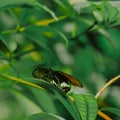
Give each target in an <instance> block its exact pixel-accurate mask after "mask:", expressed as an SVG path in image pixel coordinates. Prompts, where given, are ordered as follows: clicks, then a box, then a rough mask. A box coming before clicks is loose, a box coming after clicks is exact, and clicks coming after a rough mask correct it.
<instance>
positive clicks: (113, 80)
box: [95, 75, 120, 120]
mask: <svg viewBox="0 0 120 120" xmlns="http://www.w3.org/2000/svg"><path fill="white" fill-rule="evenodd" d="M117 80H120V75H118V76H116V77H114V78H112V79H111V80H109V81H108V82H107V83H106V84H105V86H103V88H101V89H100V90H99V92H98V93H97V94H96V96H95V98H96V99H97V98H98V97H99V96H100V95H101V94H102V93H103V92H104V91H105V90H106V89H107V88H108V87H109V86H110V85H111V84H112V83H114V82H116V81H117ZM98 115H99V116H101V117H102V118H104V119H105V120H112V119H111V118H110V117H109V116H107V115H106V114H105V113H103V112H102V111H100V110H98Z"/></svg>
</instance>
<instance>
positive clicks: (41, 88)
mask: <svg viewBox="0 0 120 120" xmlns="http://www.w3.org/2000/svg"><path fill="white" fill-rule="evenodd" d="M0 77H2V78H5V79H9V80H11V81H15V82H17V83H22V84H25V85H28V86H32V87H34V88H38V89H40V90H45V89H44V88H43V87H41V86H39V85H36V84H33V83H31V82H28V81H25V80H22V79H20V78H16V77H13V76H10V75H6V74H4V75H0Z"/></svg>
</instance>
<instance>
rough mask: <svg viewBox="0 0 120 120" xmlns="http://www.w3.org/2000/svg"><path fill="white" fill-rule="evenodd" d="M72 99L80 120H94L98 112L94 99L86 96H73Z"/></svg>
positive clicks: (91, 96)
mask: <svg viewBox="0 0 120 120" xmlns="http://www.w3.org/2000/svg"><path fill="white" fill-rule="evenodd" d="M73 97H74V99H75V104H76V105H77V108H78V110H79V112H80V115H81V117H82V120H86V119H87V120H95V118H96V116H97V110H98V107H97V101H96V99H95V97H94V96H93V95H87V94H78V95H77V94H73Z"/></svg>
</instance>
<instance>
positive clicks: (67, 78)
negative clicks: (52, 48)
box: [54, 71, 82, 87]
mask: <svg viewBox="0 0 120 120" xmlns="http://www.w3.org/2000/svg"><path fill="white" fill-rule="evenodd" d="M54 74H55V76H56V77H57V78H58V79H59V81H60V82H61V83H62V82H66V83H68V82H70V83H71V84H72V85H75V86H78V87H82V84H81V83H80V82H79V81H78V80H77V79H76V78H74V77H73V76H71V75H69V74H67V73H64V72H60V71H54Z"/></svg>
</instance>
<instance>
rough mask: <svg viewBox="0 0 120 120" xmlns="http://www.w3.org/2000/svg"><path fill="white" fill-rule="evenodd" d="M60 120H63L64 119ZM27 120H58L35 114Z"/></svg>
mask: <svg viewBox="0 0 120 120" xmlns="http://www.w3.org/2000/svg"><path fill="white" fill-rule="evenodd" d="M61 119H62V120H65V119H64V118H61ZM27 120H60V119H58V118H57V117H55V116H53V115H51V114H48V113H37V114H33V115H31V116H30V117H29V118H28V119H27Z"/></svg>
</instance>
